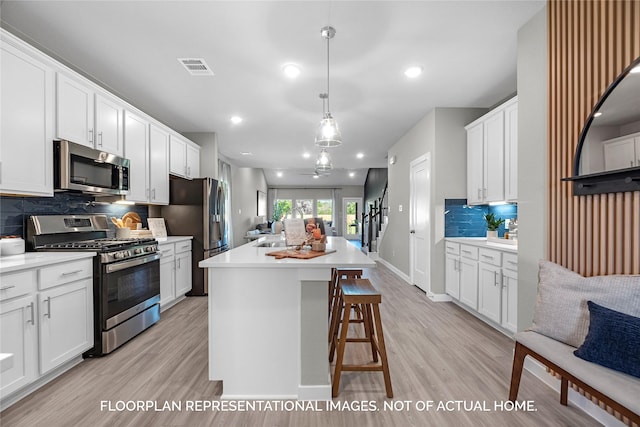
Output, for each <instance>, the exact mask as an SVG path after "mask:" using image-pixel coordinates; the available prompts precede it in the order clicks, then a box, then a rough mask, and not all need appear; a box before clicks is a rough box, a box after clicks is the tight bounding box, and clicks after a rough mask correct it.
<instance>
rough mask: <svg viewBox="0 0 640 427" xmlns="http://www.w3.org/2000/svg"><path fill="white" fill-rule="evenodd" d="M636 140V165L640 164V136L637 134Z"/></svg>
mask: <svg viewBox="0 0 640 427" xmlns="http://www.w3.org/2000/svg"><path fill="white" fill-rule="evenodd" d="M635 140H636V166H640V136H637V137H636V138H635Z"/></svg>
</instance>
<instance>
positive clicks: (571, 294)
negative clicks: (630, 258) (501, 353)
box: [530, 261, 640, 347]
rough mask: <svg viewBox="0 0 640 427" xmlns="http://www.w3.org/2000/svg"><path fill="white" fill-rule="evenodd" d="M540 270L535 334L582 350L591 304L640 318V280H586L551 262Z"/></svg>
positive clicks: (593, 278) (541, 265)
mask: <svg viewBox="0 0 640 427" xmlns="http://www.w3.org/2000/svg"><path fill="white" fill-rule="evenodd" d="M539 268H540V270H539V273H538V297H537V301H536V308H535V313H534V316H533V325H532V327H531V328H530V330H532V331H535V332H538V333H540V334H542V335H546V336H548V337H550V338H553V339H555V340H557V341H560V342H563V343H565V344H569V345H571V346H573V347H579V346H580V345H581V344H582V343H583V342H584V339H585V337H586V336H587V332H588V331H589V309H588V308H587V301H593V302H595V303H596V304H600V305H603V306H605V307H609V308H610V309H612V310H615V311H619V312H621V313H625V314H628V315H630V316H636V317H640V276H628V275H627V276H623V275H611V276H594V277H583V276H581V275H579V274H577V273H574V272H573V271H571V270H568V269H566V268H564V267H562V266H560V265H558V264H554V263H552V262H550V261H540V262H539Z"/></svg>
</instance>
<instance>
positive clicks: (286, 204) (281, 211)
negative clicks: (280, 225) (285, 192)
mask: <svg viewBox="0 0 640 427" xmlns="http://www.w3.org/2000/svg"><path fill="white" fill-rule="evenodd" d="M289 212H291V200H276V202H275V203H274V205H273V215H272V216H271V218H272V219H273V221H274V222H275V221H281V220H282V218H283V217H284V216H285V215H287V214H288V213H289Z"/></svg>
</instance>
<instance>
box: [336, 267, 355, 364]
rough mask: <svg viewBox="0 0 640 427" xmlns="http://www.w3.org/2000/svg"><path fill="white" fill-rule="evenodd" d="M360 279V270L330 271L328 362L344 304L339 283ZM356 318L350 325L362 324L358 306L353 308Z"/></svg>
mask: <svg viewBox="0 0 640 427" xmlns="http://www.w3.org/2000/svg"><path fill="white" fill-rule="evenodd" d="M361 277H362V270H360V269H357V270H338V269H335V268H334V269H333V270H332V282H331V283H330V287H329V337H328V338H329V341H328V342H329V343H330V344H331V346H330V349H329V362H333V355H334V353H335V350H336V341H337V339H338V330H339V328H340V319H341V317H342V310H343V308H344V302H343V301H342V291H341V289H340V281H341V280H344V279H357V278H361ZM354 310H355V312H356V316H357V317H356V318H355V319H351V323H363V316H362V309H361V308H360V306H354Z"/></svg>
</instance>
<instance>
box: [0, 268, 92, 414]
mask: <svg viewBox="0 0 640 427" xmlns="http://www.w3.org/2000/svg"><path fill="white" fill-rule="evenodd" d="M0 331H1V332H2V335H0V353H9V354H12V355H13V359H12V364H10V366H9V368H8V369H6V370H5V371H3V372H2V374H1V375H0V398H1V399H2V405H3V406H4V405H5V399H6V398H7V397H8V396H11V395H12V394H13V393H16V394H19V393H18V392H20V393H25V392H24V391H22V389H24V390H29V388H28V387H29V385H30V384H32V383H35V382H36V381H38V380H40V379H42V378H44V377H45V376H46V375H47V374H49V373H51V372H52V371H53V370H54V369H55V368H59V367H61V366H62V365H64V364H65V363H66V362H69V361H71V360H72V359H74V358H77V357H79V356H81V355H82V353H83V352H85V351H86V350H89V349H90V348H91V347H93V260H92V259H91V258H86V259H82V260H78V261H68V262H58V263H54V264H51V265H46V266H40V267H38V268H25V269H23V270H19V271H14V272H9V273H3V274H2V275H0ZM34 389H35V388H34ZM10 398H13V397H10Z"/></svg>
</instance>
